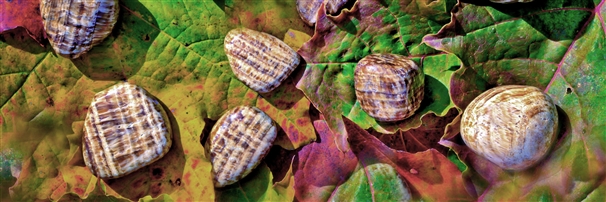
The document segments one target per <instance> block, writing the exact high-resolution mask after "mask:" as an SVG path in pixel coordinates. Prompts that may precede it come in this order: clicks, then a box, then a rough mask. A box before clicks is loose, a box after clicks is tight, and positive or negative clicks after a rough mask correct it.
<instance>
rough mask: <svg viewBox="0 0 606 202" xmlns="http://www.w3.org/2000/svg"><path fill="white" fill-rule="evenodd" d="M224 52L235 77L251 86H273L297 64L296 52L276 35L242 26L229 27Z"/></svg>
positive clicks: (266, 88)
mask: <svg viewBox="0 0 606 202" xmlns="http://www.w3.org/2000/svg"><path fill="white" fill-rule="evenodd" d="M224 42H225V53H226V54H227V58H228V60H229V65H230V66H231V69H232V71H233V72H234V74H235V75H236V77H237V78H238V79H239V80H240V81H242V82H244V84H246V85H247V86H248V87H250V88H251V89H253V90H255V91H257V92H260V93H267V92H270V91H272V90H274V89H275V88H277V87H278V86H279V85H280V83H282V81H284V80H285V79H286V78H287V77H288V76H289V75H290V74H291V73H292V72H293V71H294V69H295V68H296V67H297V65H299V55H298V54H297V52H295V51H294V50H293V49H292V48H290V47H289V46H288V45H286V43H284V42H283V41H281V40H280V39H278V38H276V37H274V36H272V35H269V34H267V33H263V32H258V31H254V30H251V29H246V28H237V29H233V30H231V31H229V32H228V33H227V36H225V41H224Z"/></svg>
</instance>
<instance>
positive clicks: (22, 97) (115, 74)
mask: <svg viewBox="0 0 606 202" xmlns="http://www.w3.org/2000/svg"><path fill="white" fill-rule="evenodd" d="M295 3H296V2H294V1H293V2H284V3H283V2H282V1H279V0H270V1H265V0H264V1H241V0H237V1H202V2H194V1H182V0H169V1H158V2H156V1H121V2H120V9H121V12H120V16H119V19H118V23H117V24H116V26H115V30H114V31H113V32H112V34H111V35H110V36H109V37H108V38H106V39H105V40H104V41H103V43H101V44H100V45H97V46H95V47H94V48H93V49H92V50H90V51H89V52H88V53H87V54H85V55H83V56H82V57H81V58H78V59H74V60H70V59H67V58H63V57H61V56H58V55H56V54H55V53H53V50H52V48H51V47H50V45H48V44H47V46H46V47H44V48H42V47H40V46H39V45H37V43H36V42H35V41H33V40H32V39H31V38H29V37H24V35H22V34H20V33H18V32H17V33H15V32H5V33H3V34H2V35H0V54H1V55H2V57H0V66H1V67H2V68H0V77H1V78H0V79H2V81H3V85H0V92H1V94H0V128H1V131H2V133H1V134H0V139H1V140H2V142H3V144H2V146H1V147H2V148H1V149H3V150H4V149H6V148H11V149H16V150H18V151H19V152H21V153H22V154H23V156H24V158H25V160H24V165H25V164H27V165H28V166H25V168H24V172H23V173H24V174H23V175H22V176H20V178H19V179H18V182H17V185H16V186H14V188H13V189H14V190H15V191H17V192H16V193H24V194H22V195H18V196H19V197H20V198H15V199H14V200H17V199H22V200H34V199H49V197H51V198H52V199H57V200H59V199H67V200H69V199H77V198H86V197H87V194H89V197H90V198H97V197H99V198H101V199H104V198H106V197H109V198H110V200H114V199H117V200H123V199H129V200H138V199H139V198H143V197H145V196H150V197H151V198H156V197H158V196H160V195H161V194H167V195H168V196H169V197H170V198H171V199H174V200H185V201H195V200H209V199H210V200H213V199H214V197H215V196H214V194H215V191H214V187H213V185H212V180H211V173H210V169H211V164H210V162H209V161H208V159H206V157H205V154H204V149H203V147H202V145H201V144H200V142H201V139H202V137H204V135H206V134H203V129H204V128H205V127H207V125H206V122H205V119H211V120H216V119H218V118H219V117H220V116H221V115H222V114H223V113H224V112H225V111H226V110H229V109H231V108H234V107H236V106H239V105H251V106H256V105H257V99H258V98H259V97H260V96H261V95H259V94H257V93H256V92H254V91H252V90H251V89H249V88H248V87H246V86H245V85H244V84H243V83H242V82H240V81H239V80H238V79H236V78H235V77H234V75H233V73H232V71H231V68H230V67H229V63H228V61H227V57H226V55H225V53H224V49H223V39H224V37H225V35H226V34H227V32H228V31H229V30H230V29H233V28H236V27H242V26H243V27H249V28H253V29H256V30H260V31H264V32H268V33H270V34H274V35H275V36H277V37H280V38H281V37H282V36H284V34H285V33H286V32H287V31H288V30H289V29H293V30H299V31H303V32H307V33H311V29H310V28H309V27H307V26H305V25H304V23H303V22H302V21H301V20H300V19H299V16H298V14H297V12H296V10H294V9H295ZM293 11H294V12H293ZM273 18H279V19H280V20H269V19H273ZM121 80H127V81H128V82H130V83H133V84H136V85H139V86H141V87H143V88H144V89H145V90H147V91H148V92H150V93H151V94H152V95H154V96H155V97H156V98H158V99H159V100H160V102H161V103H162V104H163V106H164V107H165V108H166V111H167V112H168V114H169V119H170V123H171V125H173V126H174V127H173V130H174V131H173V133H174V139H173V146H172V148H171V150H170V152H169V153H168V154H166V156H164V157H163V158H162V159H160V160H158V161H156V162H154V163H153V164H151V165H149V166H147V167H144V168H142V169H140V170H138V171H136V172H134V173H132V174H129V175H128V176H125V177H122V178H119V179H115V180H101V181H100V182H99V183H98V184H99V185H101V186H102V188H100V189H99V190H96V189H95V191H92V192H90V189H89V188H90V187H87V186H88V184H87V183H83V184H80V183H76V184H74V182H67V181H65V180H64V178H65V179H67V178H69V177H70V176H71V175H65V176H64V177H62V176H60V175H48V176H47V175H43V176H39V175H33V174H28V173H33V172H37V171H38V170H44V171H45V172H51V171H52V172H53V173H57V172H59V171H58V170H62V169H63V170H65V169H67V170H70V169H71V170H74V169H77V170H79V171H83V172H84V171H87V169H81V168H75V167H66V168H62V167H58V166H59V165H63V164H59V163H57V162H55V161H52V162H49V163H45V164H36V163H35V162H37V161H36V160H35V159H33V160H32V159H31V158H28V157H31V156H32V155H33V154H36V155H43V156H52V158H59V157H61V158H60V159H63V155H72V156H73V155H75V156H74V158H73V159H72V160H62V161H61V163H65V164H67V163H68V162H65V161H69V163H71V164H76V165H80V167H83V165H84V164H83V161H82V157H81V154H80V153H79V152H77V151H80V150H78V149H79V148H78V147H79V146H80V144H81V142H80V138H81V136H82V127H80V128H76V127H74V128H70V126H72V125H80V126H81V122H82V121H83V120H84V118H85V117H86V113H87V111H88V107H89V105H90V102H91V101H92V98H93V96H94V95H95V93H97V92H99V91H101V90H104V89H106V88H107V87H109V86H111V85H113V84H115V83H117V82H118V81H121ZM5 81H6V82H5ZM4 83H7V85H4ZM281 95H283V94H279V92H278V93H276V94H267V95H263V97H264V98H268V97H271V99H267V100H270V103H272V104H274V106H276V107H278V108H279V111H280V112H279V113H278V114H280V115H284V117H283V118H282V119H280V122H282V121H285V122H287V123H288V124H294V125H295V126H297V127H298V128H297V127H295V128H297V130H307V129H309V128H310V126H309V125H310V124H311V123H308V126H305V123H304V122H305V118H299V117H295V116H302V115H304V114H305V113H306V112H307V111H308V108H309V103H307V104H306V103H304V102H305V100H302V99H297V100H296V102H295V103H299V102H300V104H299V106H298V107H294V108H292V110H291V108H284V107H283V106H281V105H279V104H276V103H281V102H283V101H292V100H288V99H291V98H292V97H289V98H280V97H281ZM274 96H275V97H274ZM299 98H303V95H301V96H300V97H299ZM41 119H44V120H46V121H44V123H47V122H48V123H51V122H53V123H56V124H55V125H53V124H50V125H49V124H46V125H44V124H42V125H41V126H37V125H36V124H37V121H38V120H41ZM301 120H303V121H301ZM35 122H36V123H35ZM298 122H301V124H299V125H297V124H298ZM34 126H36V127H39V128H41V129H40V130H37V131H39V132H33V131H32V129H31V128H34ZM51 129H52V131H57V132H56V133H57V134H54V132H53V133H50V132H49V131H51ZM291 131H294V130H291ZM308 134H309V133H305V134H304V135H300V137H299V139H297V138H292V139H291V140H293V141H292V144H293V148H296V147H300V146H302V145H305V144H307V142H309V141H313V138H312V137H314V136H313V134H311V135H310V136H308ZM55 135H56V136H59V137H63V138H65V137H67V139H66V140H65V142H68V143H69V144H68V145H69V147H67V146H65V145H62V146H65V147H60V148H55V149H54V150H52V152H51V150H49V149H43V150H41V149H40V148H41V146H39V145H47V143H44V141H47V139H48V138H51V137H55ZM289 135H292V133H289ZM289 137H292V136H289ZM304 137H305V138H304ZM5 143H6V144H5ZM52 158H51V159H52ZM71 161H73V162H71ZM34 164H35V165H34ZM87 172H90V171H87ZM62 181H63V182H62ZM38 187H44V188H43V189H38ZM56 187H59V188H61V189H64V191H56V192H53V190H57V188H56ZM85 187H86V189H85V190H86V192H83V193H82V194H80V192H79V191H76V188H85ZM33 190H36V191H33ZM25 192H28V193H25ZM62 197H65V198H62ZM74 197H76V198H74ZM148 198H149V197H148Z"/></svg>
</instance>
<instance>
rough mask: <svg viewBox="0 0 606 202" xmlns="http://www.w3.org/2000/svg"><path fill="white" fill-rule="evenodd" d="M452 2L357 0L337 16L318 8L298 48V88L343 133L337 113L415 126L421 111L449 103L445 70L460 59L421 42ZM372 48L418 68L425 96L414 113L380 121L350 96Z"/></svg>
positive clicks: (442, 110)
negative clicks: (307, 36) (300, 75)
mask: <svg viewBox="0 0 606 202" xmlns="http://www.w3.org/2000/svg"><path fill="white" fill-rule="evenodd" d="M451 6H452V3H449V2H447V1H433V2H425V1H374V0H369V1H357V2H356V3H355V4H354V6H353V8H351V10H347V9H346V10H343V11H342V12H341V14H340V15H338V16H327V15H326V13H325V12H324V10H323V9H324V8H321V10H320V14H319V15H318V21H317V22H316V32H315V33H314V35H313V37H312V38H311V39H310V40H309V41H308V42H307V43H305V44H304V45H303V47H301V49H300V50H299V51H298V52H299V54H301V56H302V57H303V58H304V59H305V60H306V61H307V67H306V69H305V73H304V75H303V78H302V79H301V80H300V81H299V83H298V84H297V88H299V89H301V90H302V91H303V92H304V93H305V95H306V96H307V97H308V98H309V99H310V101H311V102H312V104H313V105H314V107H316V108H318V109H319V110H320V111H321V112H322V113H323V114H324V116H326V120H327V122H328V124H329V126H330V128H331V129H332V130H334V131H337V132H338V133H342V134H344V133H343V131H344V130H345V129H344V127H343V121H342V120H341V116H342V115H344V116H346V117H347V118H349V119H351V120H353V121H354V122H355V123H356V124H358V125H360V126H361V127H362V128H364V129H367V128H371V127H372V128H373V129H374V130H376V131H378V132H380V133H390V134H391V133H395V132H396V131H398V130H401V131H406V130H408V129H410V128H416V127H419V126H420V125H421V119H422V117H423V116H425V115H426V114H429V113H434V114H437V115H439V116H443V115H445V114H446V113H447V111H448V110H449V109H450V108H452V107H454V105H453V104H452V103H451V102H450V98H449V95H448V91H449V90H448V88H449V84H450V77H449V75H450V74H452V73H453V72H454V70H456V69H457V68H458V67H459V66H460V62H459V60H458V59H457V58H456V57H455V56H454V55H447V54H443V53H441V52H439V51H436V50H434V49H431V48H429V47H427V46H426V45H424V44H422V37H423V35H425V34H429V33H434V32H436V31H437V30H439V28H440V27H441V26H442V25H443V24H446V23H447V22H448V19H449V13H448V11H449V8H450V7H451ZM372 53H394V54H400V55H405V56H408V57H409V58H410V59H412V60H413V61H415V62H416V63H417V64H418V65H419V66H421V67H422V68H423V71H424V72H425V74H426V77H425V80H426V82H425V90H426V91H425V97H424V99H423V102H422V104H421V108H420V109H419V110H417V112H416V113H415V115H414V116H413V117H410V118H408V119H406V120H404V121H399V122H395V123H382V122H377V121H376V120H375V119H374V118H372V117H370V116H369V115H368V114H367V113H366V112H364V111H363V110H362V109H361V107H360V103H359V101H357V100H356V97H355V89H354V79H353V76H354V69H355V66H356V64H357V62H358V61H359V60H360V59H362V58H363V57H364V56H366V55H369V54H372ZM345 138H346V137H342V138H341V139H343V140H341V141H340V142H341V144H342V145H341V147H345V146H344V144H346V141H345V140H344V139H345Z"/></svg>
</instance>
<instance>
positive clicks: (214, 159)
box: [207, 106, 277, 187]
mask: <svg viewBox="0 0 606 202" xmlns="http://www.w3.org/2000/svg"><path fill="white" fill-rule="evenodd" d="M276 135H277V128H276V126H275V125H274V123H273V121H272V119H271V118H270V117H269V116H268V115H267V114H265V112H263V111H261V110H260V109H258V108H256V107H249V106H239V107H236V108H234V109H232V110H230V111H229V112H227V113H225V114H224V115H223V116H221V118H220V119H219V120H218V121H217V123H216V124H215V125H214V126H213V128H212V130H211V133H210V137H209V141H208V142H207V148H209V150H210V162H211V164H212V166H213V168H212V174H213V181H214V185H215V187H225V186H227V185H230V184H233V183H235V182H237V181H238V180H240V179H242V178H244V177H246V175H248V174H249V173H250V172H251V171H252V170H253V169H255V168H256V167H257V165H259V163H260V162H261V160H262V159H263V158H264V157H265V155H266V154H267V152H268V151H269V149H270V148H271V146H272V144H273V141H274V140H275V139H276Z"/></svg>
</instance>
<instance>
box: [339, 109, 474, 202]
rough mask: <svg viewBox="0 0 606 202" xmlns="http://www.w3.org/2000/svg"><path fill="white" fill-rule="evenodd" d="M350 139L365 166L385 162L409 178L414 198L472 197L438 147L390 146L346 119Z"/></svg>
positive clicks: (464, 199)
mask: <svg viewBox="0 0 606 202" xmlns="http://www.w3.org/2000/svg"><path fill="white" fill-rule="evenodd" d="M344 121H345V125H346V128H347V132H348V133H349V138H348V140H349V143H350V144H351V148H352V150H353V152H354V153H355V154H356V156H357V158H358V159H359V161H360V164H361V165H362V166H368V165H372V164H376V163H385V164H388V165H390V166H392V167H394V168H395V169H396V171H397V172H398V174H399V175H400V176H402V177H403V178H404V180H406V182H407V183H408V185H409V188H410V191H411V193H412V199H413V200H429V201H445V200H459V201H469V200H473V199H474V196H472V195H470V193H469V192H468V190H467V189H466V186H465V184H464V180H463V177H462V175H461V172H460V171H459V170H458V168H457V166H456V165H454V164H453V163H452V162H450V161H449V160H448V159H447V158H446V156H444V155H443V154H440V153H439V152H438V151H437V150H435V149H428V150H426V151H423V152H417V153H409V152H405V151H398V150H394V149H391V148H389V147H387V146H386V145H385V144H383V143H382V142H381V141H380V140H378V139H377V138H376V137H374V136H372V135H370V134H369V133H368V132H366V131H365V130H363V129H362V128H360V127H359V126H357V125H356V124H355V123H354V122H352V121H350V120H349V119H344Z"/></svg>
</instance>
